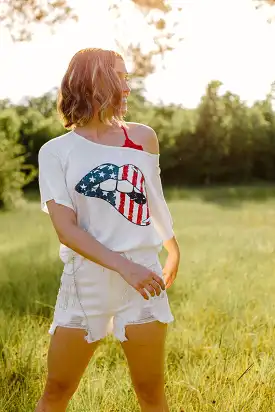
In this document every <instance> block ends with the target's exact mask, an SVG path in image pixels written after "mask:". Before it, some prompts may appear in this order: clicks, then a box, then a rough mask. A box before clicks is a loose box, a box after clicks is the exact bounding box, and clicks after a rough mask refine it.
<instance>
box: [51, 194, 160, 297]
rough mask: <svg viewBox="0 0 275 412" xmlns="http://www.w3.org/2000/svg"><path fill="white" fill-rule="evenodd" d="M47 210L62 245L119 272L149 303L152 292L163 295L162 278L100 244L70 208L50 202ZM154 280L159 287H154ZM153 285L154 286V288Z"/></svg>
mask: <svg viewBox="0 0 275 412" xmlns="http://www.w3.org/2000/svg"><path fill="white" fill-rule="evenodd" d="M47 207H48V211H49V214H50V217H51V220H52V223H53V226H54V228H55V230H56V233H57V235H58V238H59V240H60V242H61V243H62V244H64V245H66V246H68V247H69V248H70V249H72V250H74V251H75V252H77V253H79V254H80V255H82V256H84V257H85V258H86V259H89V260H91V261H93V262H96V263H98V264H100V265H101V266H104V267H105V268H108V269H111V270H114V271H116V272H118V273H119V274H120V275H121V276H122V277H123V278H124V279H125V280H126V282H127V283H129V284H130V285H131V286H133V287H134V288H135V289H136V290H137V291H138V292H139V293H140V294H141V295H142V296H143V297H144V298H145V299H146V300H148V295H147V294H146V292H145V291H144V289H147V291H148V292H149V293H151V294H152V293H153V294H155V293H156V294H157V295H159V294H160V288H161V289H165V285H164V283H163V281H162V279H161V278H160V277H159V276H158V275H157V274H155V273H153V272H151V271H150V270H149V269H147V268H145V267H143V266H141V265H139V264H137V263H134V262H132V261H130V260H128V259H126V258H124V257H123V256H121V255H120V254H119V253H117V252H113V251H111V250H110V249H108V248H107V247H106V246H104V245H103V244H102V243H100V242H99V241H97V240H96V239H95V238H94V237H93V236H92V235H90V234H89V233H87V232H85V231H84V230H83V229H81V228H80V227H79V226H77V220H76V214H75V212H74V211H73V210H72V209H70V208H69V207H67V206H63V205H60V204H57V203H55V201H54V200H49V201H47ZM152 279H154V280H155V281H156V282H157V283H158V285H156V286H155V287H153V285H154V282H152ZM151 284H153V285H151Z"/></svg>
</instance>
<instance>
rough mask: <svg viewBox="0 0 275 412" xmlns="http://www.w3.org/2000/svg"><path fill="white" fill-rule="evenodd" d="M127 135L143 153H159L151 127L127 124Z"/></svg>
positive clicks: (156, 139) (132, 123) (140, 124)
mask: <svg viewBox="0 0 275 412" xmlns="http://www.w3.org/2000/svg"><path fill="white" fill-rule="evenodd" d="M126 124H127V126H128V134H129V137H130V139H131V140H133V142H134V143H136V144H138V145H141V146H142V147H143V150H144V151H145V152H149V153H152V154H158V153H159V142H158V138H157V135H156V132H155V131H154V129H152V127H150V126H147V125H145V124H142V123H134V122H127V123H126Z"/></svg>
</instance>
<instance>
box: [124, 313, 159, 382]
mask: <svg viewBox="0 0 275 412" xmlns="http://www.w3.org/2000/svg"><path fill="white" fill-rule="evenodd" d="M166 333H167V324H164V323H161V322H158V321H154V322H150V323H143V324H136V325H128V326H126V336H127V339H128V340H127V341H125V342H121V345H122V348H123V350H124V353H125V355H126V358H127V361H128V365H129V369H130V373H131V378H132V381H133V384H134V386H135V387H136V386H139V384H140V383H146V382H147V383H148V384H149V385H150V383H152V382H155V383H156V384H157V383H158V384H164V356H165V353H164V350H165V340H166Z"/></svg>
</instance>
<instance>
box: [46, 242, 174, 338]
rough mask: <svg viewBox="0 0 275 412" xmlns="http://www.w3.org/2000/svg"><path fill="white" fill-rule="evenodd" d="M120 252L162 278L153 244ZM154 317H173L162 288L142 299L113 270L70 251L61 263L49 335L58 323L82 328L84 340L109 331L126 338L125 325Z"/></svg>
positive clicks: (167, 318)
mask: <svg viewBox="0 0 275 412" xmlns="http://www.w3.org/2000/svg"><path fill="white" fill-rule="evenodd" d="M122 255H123V256H125V257H126V258H127V259H130V260H132V261H134V262H136V263H139V264H141V265H143V266H146V267H147V268H149V269H151V270H152V271H154V272H156V273H157V274H158V275H159V276H161V277H162V278H163V275H162V267H161V264H160V261H159V256H158V250H156V249H155V248H154V249H146V250H132V251H130V252H126V253H122ZM148 296H150V295H149V294H148ZM156 320H158V321H160V322H163V323H169V322H172V321H173V320H174V317H173V315H172V313H171V310H170V306H169V302H168V298H167V293H166V291H162V292H161V294H160V295H159V296H154V297H152V296H150V298H149V300H145V299H144V298H143V297H142V296H141V295H140V294H139V293H138V292H137V291H136V290H135V289H134V288H133V287H132V286H130V285H129V284H128V283H127V282H126V281H125V280H124V279H123V278H122V277H121V276H120V275H119V274H118V273H117V272H114V271H112V270H109V269H106V268H104V267H103V266H101V265H98V264H97V263H94V262H91V261H90V260H88V259H85V258H84V257H82V256H80V255H78V254H77V253H75V252H73V257H72V259H71V260H70V261H69V262H68V263H66V264H65V265H64V271H63V273H62V277H61V284H60V288H59V292H58V296H57V301H56V306H55V311H54V319H53V322H52V325H51V327H50V330H49V333H50V334H52V335H53V334H54V332H55V329H56V328H57V327H58V326H62V327H67V328H79V329H84V330H86V332H87V335H86V337H85V340H86V341H87V342H88V343H91V342H95V341H98V340H100V339H103V338H104V337H105V336H106V335H107V334H109V333H112V332H113V334H114V335H115V337H116V338H117V339H119V340H120V341H121V342H123V341H126V340H127V338H126V336H125V326H126V325H129V324H141V323H147V322H153V321H156Z"/></svg>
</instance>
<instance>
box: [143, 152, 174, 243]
mask: <svg viewBox="0 0 275 412" xmlns="http://www.w3.org/2000/svg"><path fill="white" fill-rule="evenodd" d="M160 173H161V170H160V167H159V157H158V158H157V161H156V162H155V164H154V165H153V167H152V171H151V173H150V178H149V182H148V185H147V197H148V204H149V209H150V215H151V219H152V223H153V225H154V227H155V229H156V231H157V232H158V234H159V235H160V237H161V239H162V241H163V242H165V241H167V240H169V239H171V238H172V237H173V236H174V235H175V234H174V230H173V220H172V216H171V213H170V211H169V208H168V206H167V203H166V201H165V198H164V194H163V188H162V182H161V177H160Z"/></svg>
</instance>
